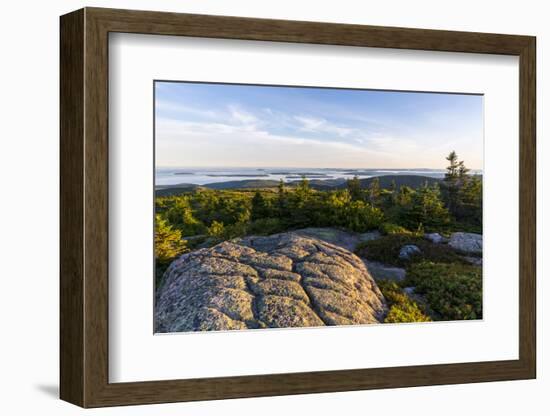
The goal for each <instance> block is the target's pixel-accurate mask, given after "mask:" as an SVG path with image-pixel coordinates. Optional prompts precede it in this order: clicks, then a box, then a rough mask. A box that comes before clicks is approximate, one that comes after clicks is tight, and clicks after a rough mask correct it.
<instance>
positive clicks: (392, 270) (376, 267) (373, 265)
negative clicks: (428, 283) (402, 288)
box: [365, 260, 407, 282]
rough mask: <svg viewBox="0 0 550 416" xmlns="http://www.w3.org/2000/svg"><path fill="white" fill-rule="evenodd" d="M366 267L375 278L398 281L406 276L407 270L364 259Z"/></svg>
mask: <svg viewBox="0 0 550 416" xmlns="http://www.w3.org/2000/svg"><path fill="white" fill-rule="evenodd" d="M365 264H366V265H367V269H368V271H369V273H370V274H371V276H372V277H373V278H374V279H375V280H395V281H397V282H400V281H402V280H404V279H405V277H407V272H406V271H405V269H402V268H401V267H393V266H387V265H385V264H383V263H379V262H377V261H370V260H365Z"/></svg>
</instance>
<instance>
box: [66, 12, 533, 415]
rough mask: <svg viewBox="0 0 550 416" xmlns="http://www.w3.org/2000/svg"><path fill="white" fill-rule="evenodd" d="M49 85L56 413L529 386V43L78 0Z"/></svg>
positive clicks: (494, 36)
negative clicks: (56, 145) (55, 101)
mask: <svg viewBox="0 0 550 416" xmlns="http://www.w3.org/2000/svg"><path fill="white" fill-rule="evenodd" d="M60 97H61V273H60V274H61V276H60V278H61V305H60V309H61V310H60V322H61V351H60V356H61V389H60V395H61V398H62V399H63V400H66V401H69V402H71V403H74V404H77V405H80V406H82V407H101V406H114V405H127V404H146V403H162V402H177V401H190V400H211V399H223V398H237V397H257V396H267V395H286V394H303V393H318V392H336V391H349V390H361V389H375V388H397V387H409V386H423V385H436V384H454V383H473V382H486V381H499V380H517V379H528V378H534V377H535V376H536V348H535V345H536V334H535V241H536V238H535V214H536V213H535V196H536V195H535V183H536V180H535V160H536V151H535V105H536V97H535V38H533V37H529V36H517V35H499V34H485V33H466V32H450V31H434V30H421V29H404V28H389V27H375V26H361V25H343V24H327V23H315V22H295V21H282V20H267V19H251V18H240V17H226V16H205V15H189V14H175V13H159V12H146V11H129V10H113V9H98V8H85V9H82V10H78V11H75V12H72V13H70V14H67V15H65V16H62V17H61V96H60ZM504 224H505V225H504ZM403 340H406V342H403Z"/></svg>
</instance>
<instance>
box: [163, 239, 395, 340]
mask: <svg viewBox="0 0 550 416" xmlns="http://www.w3.org/2000/svg"><path fill="white" fill-rule="evenodd" d="M386 313H387V306H386V303H385V301H384V298H383V296H382V294H381V292H380V290H379V289H378V286H377V285H376V283H375V282H374V280H373V279H372V277H371V276H370V274H369V272H368V271H367V269H366V267H365V265H364V263H363V261H362V260H361V259H359V258H358V257H357V256H356V255H354V254H352V253H351V252H350V251H348V250H346V249H344V248H341V247H338V246H336V245H333V244H330V243H327V242H325V241H322V240H320V239H317V238H314V237H308V236H304V235H300V234H297V233H292V232H289V233H282V234H276V235H272V236H269V237H245V238H241V239H235V240H231V241H226V242H223V243H220V244H218V245H216V246H214V247H212V248H204V249H200V250H197V251H193V252H191V253H187V254H184V255H182V256H181V257H179V258H178V259H177V260H175V261H174V262H173V263H172V264H171V265H170V267H169V268H168V270H167V271H166V274H165V275H164V282H163V284H162V286H161V287H160V288H159V289H158V291H157V299H156V305H155V324H156V331H157V332H181V331H204V330H231V329H247V328H284V327H308V326H324V325H351V324H371V323H378V322H382V321H383V319H384V317H385V315H386Z"/></svg>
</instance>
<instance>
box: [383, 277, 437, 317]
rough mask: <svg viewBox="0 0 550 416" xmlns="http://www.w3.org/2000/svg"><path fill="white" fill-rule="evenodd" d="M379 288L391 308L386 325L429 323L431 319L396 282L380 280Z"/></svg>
mask: <svg viewBox="0 0 550 416" xmlns="http://www.w3.org/2000/svg"><path fill="white" fill-rule="evenodd" d="M377 283H378V287H379V288H380V290H381V291H382V294H383V295H384V297H385V298H386V302H387V303H388V306H389V308H390V310H389V312H388V315H387V316H386V318H385V319H384V322H385V323H403V322H429V321H431V319H430V317H429V316H428V315H426V314H425V313H424V311H423V309H422V308H421V307H420V306H419V305H418V304H417V303H416V302H415V301H413V300H412V299H411V298H409V297H408V296H407V294H406V293H405V292H403V290H402V289H401V288H400V287H399V285H398V284H397V283H395V282H392V281H389V280H380V281H378V282H377Z"/></svg>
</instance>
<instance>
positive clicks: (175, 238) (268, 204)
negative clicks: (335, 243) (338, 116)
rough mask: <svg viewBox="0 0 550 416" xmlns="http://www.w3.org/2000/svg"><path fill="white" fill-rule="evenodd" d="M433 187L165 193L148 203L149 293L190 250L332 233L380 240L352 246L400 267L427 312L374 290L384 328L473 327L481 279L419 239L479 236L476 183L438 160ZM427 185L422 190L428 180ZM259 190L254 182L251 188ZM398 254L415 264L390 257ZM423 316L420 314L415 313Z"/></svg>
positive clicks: (359, 184) (387, 290)
mask: <svg viewBox="0 0 550 416" xmlns="http://www.w3.org/2000/svg"><path fill="white" fill-rule="evenodd" d="M447 160H448V162H449V167H448V168H447V174H446V175H445V178H444V179H443V180H437V179H434V178H427V180H426V181H425V182H423V183H419V184H418V183H416V182H415V183H414V185H415V186H414V187H413V186H412V185H413V182H412V181H411V180H408V181H407V182H406V183H407V184H409V185H411V186H409V185H405V184H400V185H399V186H398V185H397V184H396V182H395V180H394V179H392V181H391V182H390V183H389V184H388V183H386V182H387V180H386V182H384V183H383V184H382V185H383V186H382V185H381V182H380V180H379V178H377V177H374V178H368V180H366V179H361V180H360V179H359V178H358V177H355V178H353V179H351V180H349V181H347V186H346V187H345V189H338V188H334V187H328V186H327V187H326V188H322V187H315V188H314V187H312V186H311V185H310V181H309V180H307V179H306V178H305V177H304V178H302V180H301V181H300V182H298V183H293V184H292V186H289V184H285V183H283V181H280V182H279V184H278V186H277V187H257V188H251V189H249V188H247V189H206V188H203V187H198V186H190V187H189V188H188V189H187V188H186V189H185V190H183V191H182V190H181V189H180V190H178V191H177V192H175V191H174V190H171V189H167V190H166V192H164V193H158V194H157V196H156V198H155V211H156V222H155V224H156V225H155V255H156V272H157V283H159V282H160V278H161V276H162V274H163V273H164V271H165V270H166V268H167V267H168V265H169V264H170V262H171V261H172V260H173V259H174V258H176V257H178V256H179V255H181V254H182V253H185V252H186V251H188V250H193V249H196V248H200V247H208V246H212V245H214V244H217V243H219V242H220V241H224V240H228V239H232V238H236V237H241V236H245V235H270V234H275V233H279V232H284V231H289V230H293V229H300V228H306V227H336V228H341V229H344V230H347V231H352V232H357V233H364V232H368V231H373V230H379V231H380V233H381V234H382V237H381V238H379V239H375V240H371V241H367V242H365V243H362V244H361V245H359V246H358V247H357V249H356V253H357V254H358V255H359V256H362V257H365V258H368V259H369V260H372V261H378V262H381V263H384V264H387V265H392V266H397V267H404V268H406V270H407V276H408V277H407V280H406V282H405V283H404V284H406V285H408V286H415V287H416V290H415V291H416V293H419V294H421V295H422V296H423V297H424V298H425V299H426V304H427V307H426V308H424V306H422V305H420V304H419V303H418V302H415V301H413V300H411V299H410V298H409V297H408V296H407V294H406V293H405V292H403V290H402V287H404V286H402V284H397V283H388V282H384V281H381V282H378V284H379V286H380V287H381V290H382V292H383V293H384V296H385V297H386V299H387V301H388V303H389V306H390V310H389V313H388V316H387V318H386V322H423V321H427V320H430V319H433V320H438V319H442V320H449V319H453V320H454V319H478V318H480V317H481V269H480V268H479V267H475V266H471V265H469V264H467V262H466V261H465V260H464V257H463V256H462V255H461V254H460V253H457V252H456V251H454V250H453V249H452V248H451V247H449V246H448V245H445V244H432V243H431V242H429V241H427V240H425V239H424V233H425V232H438V233H440V234H441V235H449V234H450V233H451V232H454V231H467V232H477V233H481V225H482V222H481V219H482V188H481V180H480V178H478V177H476V176H473V175H470V174H468V169H467V168H466V167H465V165H464V163H463V162H462V161H458V158H457V155H456V153H455V152H451V153H450V154H449V156H448V157H447ZM428 179H429V180H428ZM262 183H263V182H262V181H259V182H258V186H261V184H262ZM405 245H415V246H417V247H418V248H419V249H420V254H416V255H412V256H411V257H410V258H409V259H401V258H400V257H399V253H400V250H401V248H402V247H403V246H405ZM425 309H426V310H425Z"/></svg>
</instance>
